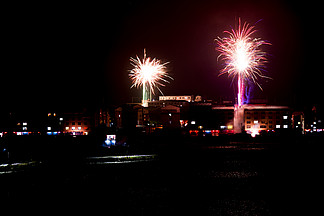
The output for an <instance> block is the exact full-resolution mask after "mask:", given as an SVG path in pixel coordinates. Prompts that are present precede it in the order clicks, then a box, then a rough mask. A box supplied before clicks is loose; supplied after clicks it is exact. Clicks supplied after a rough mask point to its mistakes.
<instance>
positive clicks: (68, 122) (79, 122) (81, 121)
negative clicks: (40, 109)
mask: <svg viewBox="0 0 324 216" xmlns="http://www.w3.org/2000/svg"><path fill="white" fill-rule="evenodd" d="M91 123H92V122H91V116H90V115H87V114H86V113H84V112H79V113H78V112H76V113H64V114H63V133H64V134H69V135H88V134H89V132H90V131H91V125H92V124H91Z"/></svg>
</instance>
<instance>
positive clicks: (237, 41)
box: [216, 19, 270, 106]
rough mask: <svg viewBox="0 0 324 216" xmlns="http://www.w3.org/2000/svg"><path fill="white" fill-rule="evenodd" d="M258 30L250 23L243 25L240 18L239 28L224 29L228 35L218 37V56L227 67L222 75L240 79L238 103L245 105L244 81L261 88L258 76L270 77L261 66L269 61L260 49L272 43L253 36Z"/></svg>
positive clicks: (222, 71)
mask: <svg viewBox="0 0 324 216" xmlns="http://www.w3.org/2000/svg"><path fill="white" fill-rule="evenodd" d="M255 32H256V30H255V29H254V26H250V25H249V24H248V23H246V22H245V23H244V24H243V26H242V25H241V19H239V25H238V29H237V30H234V29H232V30H231V31H224V33H226V34H228V37H224V38H220V37H218V38H217V39H216V42H217V48H216V50H217V51H219V52H220V54H219V56H218V58H221V59H222V60H223V61H224V62H225V67H224V68H223V69H222V70H221V72H220V75H223V74H226V73H227V74H228V76H229V77H232V79H233V80H234V79H235V77H237V80H238V105H239V106H241V105H243V95H244V92H243V91H244V81H245V80H252V81H253V82H254V83H255V84H256V85H257V86H258V87H259V88H260V89H261V90H262V88H261V86H260V84H259V83H258V82H257V80H258V77H262V78H269V77H266V76H264V75H263V74H262V72H261V68H262V67H263V66H264V64H265V63H266V62H267V59H266V57H265V54H266V53H265V52H263V51H262V50H261V49H260V46H262V45H270V43H268V42H265V41H263V40H261V39H260V38H253V37H252V35H253V34H254V33H255Z"/></svg>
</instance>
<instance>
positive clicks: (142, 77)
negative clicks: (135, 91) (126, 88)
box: [129, 49, 172, 103]
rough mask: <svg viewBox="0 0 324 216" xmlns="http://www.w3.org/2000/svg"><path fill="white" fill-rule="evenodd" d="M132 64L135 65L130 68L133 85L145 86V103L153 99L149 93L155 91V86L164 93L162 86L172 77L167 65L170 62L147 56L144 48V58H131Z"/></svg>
mask: <svg viewBox="0 0 324 216" xmlns="http://www.w3.org/2000/svg"><path fill="white" fill-rule="evenodd" d="M130 62H131V65H132V66H133V67H134V68H133V69H132V70H130V73H129V77H130V78H131V79H132V83H133V84H132V86H131V88H132V87H137V88H138V87H141V86H142V87H143V99H142V100H143V103H144V101H147V100H149V99H150V100H151V94H150V96H149V95H148V93H153V94H155V92H154V88H157V89H158V90H159V92H160V93H161V94H162V95H163V93H162V91H161V89H160V88H159V87H160V86H165V84H164V83H169V81H168V80H167V78H169V79H172V77H170V76H169V75H168V74H167V72H166V65H167V64H168V63H169V62H166V63H161V61H160V60H158V59H156V58H153V59H151V58H150V57H147V56H146V51H145V49H144V58H143V59H142V60H141V59H140V58H139V57H138V56H136V58H132V57H131V58H130Z"/></svg>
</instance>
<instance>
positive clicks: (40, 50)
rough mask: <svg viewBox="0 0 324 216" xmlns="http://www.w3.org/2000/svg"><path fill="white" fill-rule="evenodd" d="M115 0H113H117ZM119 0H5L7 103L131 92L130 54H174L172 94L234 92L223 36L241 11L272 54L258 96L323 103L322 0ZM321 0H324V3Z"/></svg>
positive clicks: (78, 102) (116, 99) (93, 99)
mask: <svg viewBox="0 0 324 216" xmlns="http://www.w3.org/2000/svg"><path fill="white" fill-rule="evenodd" d="M108 2H112V1H108ZM289 2H291V1H287V2H283V1H259V0H258V1H217V0H213V1H165V0H164V1H139V0H138V1H135V0H133V1H132V0H130V1H116V2H115V3H106V4H101V5H97V4H91V5H87V4H79V3H78V4H58V3H48V2H46V3H44V4H41V5H39V4H33V5H32V4H29V3H24V4H18V3H14V4H11V5H9V4H8V5H3V7H2V11H3V14H4V16H3V20H2V31H1V32H2V35H4V37H3V39H2V53H3V55H2V71H1V86H0V90H1V97H2V104H1V110H11V109H16V110H29V111H30V110H31V111H34V112H37V111H39V110H51V109H52V110H53V109H54V110H55V109H61V110H64V109H65V108H74V107H82V106H98V105H99V104H100V103H101V102H102V101H103V100H104V101H105V103H107V104H108V105H118V104H121V103H125V102H131V100H132V97H140V96H141V90H139V89H130V86H131V81H130V79H129V78H128V70H130V69H131V65H130V63H129V58H130V57H131V56H132V57H135V56H136V55H139V56H143V49H144V48H146V50H147V54H148V55H149V56H152V57H156V58H158V59H161V60H162V61H164V62H165V61H169V62H170V64H169V65H168V68H169V74H170V75H171V76H172V77H173V78H174V80H173V81H171V83H170V84H168V85H167V86H166V87H164V88H162V91H163V92H164V94H165V95H185V94H186V95H191V94H194V95H196V94H199V95H202V96H205V97H207V98H210V99H218V98H219V97H224V98H233V97H234V92H233V88H234V87H233V85H231V80H230V79H228V78H227V76H226V75H225V76H221V77H219V76H218V75H219V71H220V69H221V62H217V56H218V53H217V52H216V51H215V47H216V43H215V41H214V39H215V38H216V37H217V36H224V34H223V31H224V30H229V29H230V28H231V27H234V26H235V24H236V23H237V22H238V18H239V17H240V18H241V19H242V21H247V22H249V23H250V24H252V25H255V26H256V29H257V30H258V32H257V33H256V34H255V36H256V37H261V38H262V39H264V40H266V41H269V42H270V43H271V44H272V45H271V46H263V49H264V50H265V51H266V52H267V53H268V56H267V57H268V60H269V63H268V64H267V67H266V72H265V75H268V76H270V77H272V78H273V80H265V79H263V80H262V81H260V83H261V85H262V87H263V89H264V90H263V91H260V90H259V89H258V88H257V87H255V88H254V90H253V97H255V98H269V99H270V100H272V101H274V102H277V103H283V104H288V105H293V106H295V107H303V106H306V105H307V106H311V105H312V104H319V103H321V100H322V98H321V97H322V96H321V93H320V92H323V90H322V86H321V80H322V78H321V77H319V75H321V72H322V69H321V67H320V63H321V62H322V59H321V56H320V55H319V53H321V52H320V47H322V46H323V45H322V44H318V41H320V40H321V32H320V31H319V30H321V28H320V27H321V25H320V24H321V23H320V19H319V14H320V13H319V8H320V7H321V6H320V5H317V4H315V1H314V3H313V2H312V1H305V2H301V1H298V2H295V3H294V4H293V3H289ZM319 3H320V2H319ZM319 3H318V4H319Z"/></svg>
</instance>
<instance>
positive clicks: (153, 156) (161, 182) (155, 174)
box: [0, 137, 324, 216]
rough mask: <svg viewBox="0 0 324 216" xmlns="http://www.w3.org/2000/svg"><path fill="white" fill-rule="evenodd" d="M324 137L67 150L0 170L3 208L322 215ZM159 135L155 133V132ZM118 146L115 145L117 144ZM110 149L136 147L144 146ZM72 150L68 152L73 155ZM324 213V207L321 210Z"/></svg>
mask: <svg viewBox="0 0 324 216" xmlns="http://www.w3.org/2000/svg"><path fill="white" fill-rule="evenodd" d="M322 141H323V140H322V139H321V137H317V138H309V137H307V138H306V137H299V138H297V137H292V138H290V137H285V138H283V139H278V138H277V139H275V140H270V141H269V140H267V139H262V140H257V139H255V140H244V141H240V140H239V139H235V140H231V139H225V140H224V139H223V140H219V139H214V140H213V139H210V140H208V141H206V140H203V139H198V138H197V139H195V140H193V141H188V140H180V139H179V140H173V141H172V143H169V144H166V145H165V146H163V147H161V146H160V147H159V148H158V150H156V149H155V150H156V152H154V151H153V152H152V149H150V151H149V152H148V154H143V153H145V152H143V149H142V150H141V152H140V153H141V156H134V157H106V156H104V155H99V156H96V157H89V156H84V157H77V158H74V157H71V158H72V159H71V158H70V160H66V158H65V160H62V158H60V155H58V157H53V156H52V158H51V160H50V161H45V162H42V163H39V162H35V163H31V164H28V165H26V166H24V167H23V168H17V169H16V168H15V169H16V170H14V169H12V170H13V172H7V173H5V172H3V173H2V174H1V175H0V184H1V185H0V187H1V189H0V195H1V198H2V200H4V201H3V202H2V203H1V210H2V211H3V212H13V213H14V212H17V211H20V212H23V213H24V214H26V213H32V214H48V213H54V214H55V213H72V214H74V215H75V214H78V213H84V214H91V215H95V214H96V215H98V214H105V215H171V214H172V215H187V214H190V215H249V216H250V215H295V214H297V213H298V214H305V215H306V214H307V215H315V212H317V211H318V210H320V209H321V205H322V200H323V198H322V197H323V177H322V176H323V165H324V163H323V156H322V155H323V149H324V148H323V145H324V144H323V143H322ZM150 142H152V140H150ZM109 151H110V152H109ZM109 151H107V152H106V153H111V154H115V155H116V154H117V155H125V154H126V153H128V155H136V151H134V150H133V152H129V150H127V151H128V152H127V151H125V152H123V150H118V151H117V152H116V151H115V150H113V149H112V150H109ZM65 157H66V155H65ZM316 214H321V213H320V212H317V213H316Z"/></svg>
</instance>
